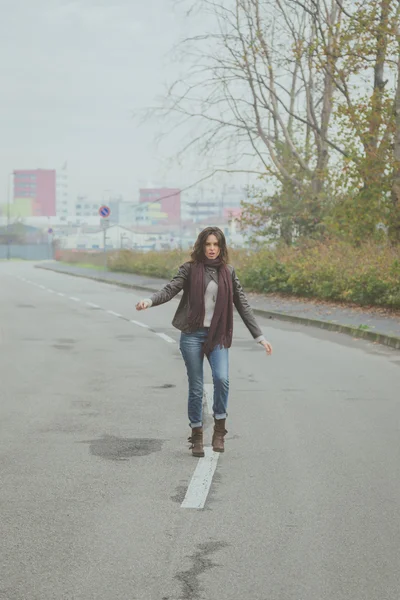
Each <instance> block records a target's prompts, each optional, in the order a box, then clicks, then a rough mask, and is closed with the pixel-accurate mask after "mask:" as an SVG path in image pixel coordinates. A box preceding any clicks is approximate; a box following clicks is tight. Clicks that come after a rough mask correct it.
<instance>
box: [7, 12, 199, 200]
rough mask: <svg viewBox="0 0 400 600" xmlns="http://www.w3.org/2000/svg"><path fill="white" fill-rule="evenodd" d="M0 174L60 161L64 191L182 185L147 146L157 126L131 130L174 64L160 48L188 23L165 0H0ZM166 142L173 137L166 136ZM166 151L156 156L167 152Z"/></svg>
mask: <svg viewBox="0 0 400 600" xmlns="http://www.w3.org/2000/svg"><path fill="white" fill-rule="evenodd" d="M0 6H1V19H0V48H1V52H0V92H1V93H0V165H1V170H0V175H1V181H2V182H3V183H2V184H1V185H3V184H4V185H3V188H4V189H5V188H6V185H7V174H8V173H10V172H11V171H12V170H13V169H16V168H60V167H61V165H62V164H63V163H64V162H65V161H68V172H69V178H70V188H71V194H72V195H73V196H76V194H78V193H82V194H88V195H89V196H90V197H91V198H93V199H96V197H98V196H101V195H102V193H103V190H112V192H113V193H122V194H123V195H124V197H125V198H126V199H133V198H135V197H136V195H137V188H138V187H139V185H146V184H147V183H150V182H154V183H156V184H160V183H166V184H168V185H178V186H179V185H184V184H185V183H187V182H188V181H189V180H190V174H188V173H186V174H185V175H182V174H181V173H180V172H179V170H178V169H176V170H174V171H172V172H171V171H170V170H169V171H168V169H167V168H166V166H165V165H166V163H165V161H164V160H163V158H162V156H161V155H160V152H157V151H155V145H154V136H155V133H156V131H157V127H158V126H156V125H155V124H153V125H152V126H151V125H150V124H149V125H146V126H142V127H138V126H137V123H136V122H135V121H134V120H133V119H132V117H131V114H132V111H133V110H134V109H135V108H137V107H142V106H148V105H150V104H152V101H153V99H154V98H155V97H156V96H157V95H158V94H160V93H162V92H163V89H164V87H163V83H164V82H166V81H173V80H174V78H176V77H177V76H178V75H179V73H180V69H181V66H180V65H179V64H177V63H175V64H174V63H173V62H171V61H172V59H171V56H170V55H168V52H169V51H170V50H171V48H172V47H173V45H174V44H175V43H176V42H177V41H178V40H179V39H180V38H181V37H182V36H183V35H184V34H185V33H186V31H185V30H186V27H187V22H186V21H185V19H184V18H183V16H182V14H181V13H178V12H177V10H176V9H175V10H173V2H172V0H0ZM172 146H173V143H172ZM175 151H176V148H173V147H171V149H170V152H169V150H168V149H165V148H164V156H168V153H169V154H173V153H174V152H175Z"/></svg>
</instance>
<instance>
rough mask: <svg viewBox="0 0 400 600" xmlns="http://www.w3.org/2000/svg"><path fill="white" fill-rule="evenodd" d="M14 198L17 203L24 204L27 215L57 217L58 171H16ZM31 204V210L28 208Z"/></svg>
mask: <svg viewBox="0 0 400 600" xmlns="http://www.w3.org/2000/svg"><path fill="white" fill-rule="evenodd" d="M13 198H14V204H15V205H18V203H20V204H21V205H23V206H24V213H25V216H30V217H55V216H56V171H55V170H53V169H51V170H47V169H26V170H19V169H18V170H16V171H14V194H13ZM29 201H30V202H29ZM29 205H30V210H29V208H27V206H28V207H29ZM29 212H30V214H28V213H29Z"/></svg>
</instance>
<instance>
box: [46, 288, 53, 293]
mask: <svg viewBox="0 0 400 600" xmlns="http://www.w3.org/2000/svg"><path fill="white" fill-rule="evenodd" d="M47 291H48V292H49V294H55V291H54V290H51V289H50V288H48V289H47Z"/></svg>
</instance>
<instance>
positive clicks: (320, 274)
mask: <svg viewBox="0 0 400 600" xmlns="http://www.w3.org/2000/svg"><path fill="white" fill-rule="evenodd" d="M61 255H62V258H61V260H68V259H66V257H65V252H62V253H61ZM68 256H69V259H70V261H71V262H72V261H73V262H82V263H90V262H91V259H90V256H93V255H90V254H89V256H88V253H84V252H82V253H76V252H72V253H70V254H69V255H68ZM189 257H190V252H189V251H187V252H182V251H171V252H148V253H139V252H136V253H135V252H131V251H128V250H123V251H120V252H114V253H111V254H109V256H108V267H109V269H111V270H113V271H125V272H128V273H138V274H142V275H149V276H153V277H161V278H166V279H169V278H171V277H172V276H173V275H174V273H176V271H177V268H178V266H179V265H181V264H182V263H183V262H185V261H186V260H188V259H189ZM96 260H97V259H96ZM100 260H103V258H102V255H101V253H100ZM230 262H231V263H232V264H234V265H235V269H236V271H237V273H238V276H239V278H240V280H241V282H242V284H243V286H244V288H245V289H246V290H249V291H255V292H261V293H272V292H279V293H282V294H291V295H295V296H302V297H308V298H319V299H321V300H333V301H340V302H348V303H356V304H359V305H362V306H365V305H375V306H384V307H389V308H396V309H399V308H400V250H399V249H395V248H392V247H390V246H386V245H384V246H377V245H375V244H372V243H368V244H364V245H362V246H359V247H357V248H355V247H353V246H350V245H349V244H346V243H344V242H338V241H332V242H329V243H325V244H322V243H316V242H310V241H307V240H306V241H301V242H299V243H298V244H297V245H296V246H295V247H292V248H288V247H287V246H282V247H278V248H276V249H275V250H267V249H265V250H261V251H259V252H257V253H255V252H254V253H251V252H249V251H245V250H232V251H231V252H230ZM93 264H97V263H93Z"/></svg>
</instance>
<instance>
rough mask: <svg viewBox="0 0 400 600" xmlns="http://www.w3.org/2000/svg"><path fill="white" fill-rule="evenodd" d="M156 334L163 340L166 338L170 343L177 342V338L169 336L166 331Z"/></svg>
mask: <svg viewBox="0 0 400 600" xmlns="http://www.w3.org/2000/svg"><path fill="white" fill-rule="evenodd" d="M156 335H158V337H160V338H161V339H162V340H165V341H166V342H168V343H169V344H175V340H173V339H172V338H171V337H169V335H165V333H156Z"/></svg>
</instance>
